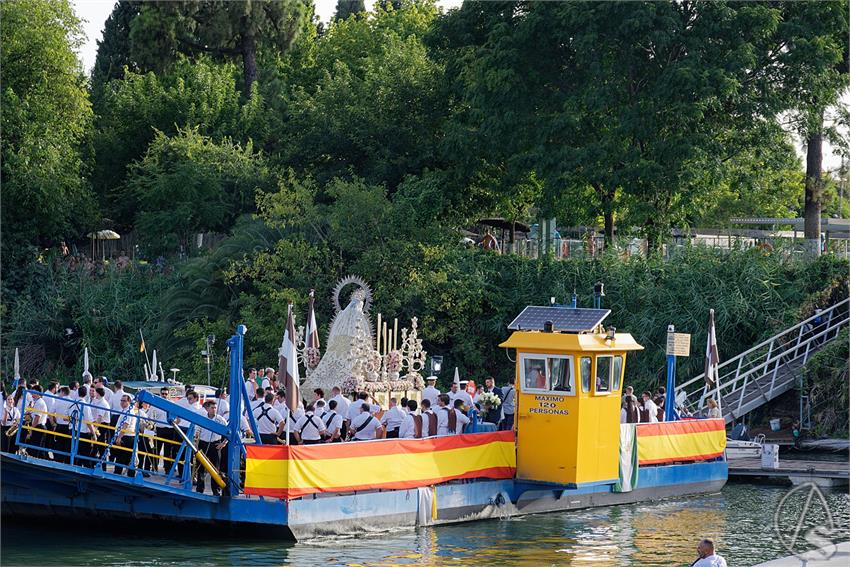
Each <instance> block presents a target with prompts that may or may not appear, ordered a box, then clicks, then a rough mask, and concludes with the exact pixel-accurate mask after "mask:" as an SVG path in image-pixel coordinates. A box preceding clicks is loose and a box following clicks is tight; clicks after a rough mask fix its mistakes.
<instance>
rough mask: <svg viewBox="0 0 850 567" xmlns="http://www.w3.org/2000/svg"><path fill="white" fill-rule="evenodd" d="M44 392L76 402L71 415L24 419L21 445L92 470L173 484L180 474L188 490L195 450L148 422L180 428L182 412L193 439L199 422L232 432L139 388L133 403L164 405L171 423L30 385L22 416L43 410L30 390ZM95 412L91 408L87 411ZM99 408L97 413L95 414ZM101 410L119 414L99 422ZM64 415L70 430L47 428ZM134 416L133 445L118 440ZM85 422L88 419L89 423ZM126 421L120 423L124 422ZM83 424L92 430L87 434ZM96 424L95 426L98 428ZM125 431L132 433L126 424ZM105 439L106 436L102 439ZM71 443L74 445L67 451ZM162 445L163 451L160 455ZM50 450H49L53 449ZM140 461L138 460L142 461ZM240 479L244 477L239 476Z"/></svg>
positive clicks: (18, 442)
mask: <svg viewBox="0 0 850 567" xmlns="http://www.w3.org/2000/svg"><path fill="white" fill-rule="evenodd" d="M28 394H29V395H32V394H36V395H40V396H42V397H44V398H48V399H53V400H61V401H62V403H63V404H64V403H70V405H69V406H68V410H67V411H68V414H67V415H66V414H59V413H55V412H54V413H53V414H52V415H49V414H48V415H42V416H41V417H42V419H41V420H40V423H39V427H34V426H32V425H29V424H26V423H25V422H24V420H21V424H20V427H19V428H18V431H17V433H16V436H15V444H16V445H17V446H18V447H19V448H23V449H26V450H27V454H28V455H29V456H33V457H35V456H40V457H41V458H46V459H49V458H50V455H52V456H53V459H54V460H58V461H60V462H63V463H65V464H69V465H72V466H79V467H85V468H87V469H91V470H92V474H95V475H98V474H116V473H115V471H119V473H118V474H120V473H123V472H125V471H126V474H127V476H133V477H135V478H136V479H137V480H140V479H144V478H145V477H148V476H160V477H163V478H164V479H165V483H167V484H168V483H171V482H172V481H174V480H175V479H176V480H177V481H178V484H179V485H180V486H182V487H183V488H184V489H186V490H191V489H192V481H193V474H192V457H193V453H192V449H191V448H190V447H189V446H188V445H187V443H186V442H185V441H182V440H181V441H179V442H178V441H175V440H174V439H165V438H162V437H158V436H156V435H151V434H148V433H145V432H144V430H142V424H143V423H144V422H149V423H150V424H152V425H153V427H152V428H147V429H154V431H155V430H156V428H157V427H162V426H171V427H175V425H174V423H173V419H174V418H175V417H179V418H180V419H181V422H182V421H186V422H188V423H189V427H188V428H186V429H185V431H186V434H187V437H188V438H189V439H192V438H194V434H195V430H196V427H198V422H202V423H203V422H206V423H203V425H202V427H205V428H206V429H210V430H211V431H213V432H214V433H217V434H220V435H224V436H225V437H227V434H228V431H227V428H226V427H225V426H223V425H221V424H219V423H216V422H214V421H212V420H210V419H208V418H206V417H204V416H201V415H199V414H197V413H195V412H193V411H191V410H188V409H186V408H183V407H181V406H178V405H176V404H174V403H172V402H170V401H168V400H165V399H163V398H159V397H156V396H153V395H152V394H150V393H148V392H144V391H142V392H139V395H138V396H136V398H135V399H134V400H133V403H132V405H131V407H134V406H135V405H136V403H137V401H139V400H141V401H142V402H143V403H149V404H150V405H151V406H152V407H158V408H159V409H163V410H165V411H166V419H170V420H172V421H171V422H167V421H163V420H159V419H155V418H151V417H140V416H139V415H138V413H136V412H135V411H134V410H130V411H118V410H113V409H111V408H110V409H107V408H104V407H102V406H97V405H94V404H91V403H88V402H85V401H84V400H79V399H77V400H69V399H68V398H63V397H60V396H55V395H53V394H48V393H42V392H38V391H36V390H24V391H23V395H22V396H21V407H20V410H21V415H26V414H30V415H34V414H41V413H42V412H41V411H39V410H36V409H34V408H32V407H29V408H27V407H26V400H27V397H28V396H27V395H28ZM87 409H88V410H90V411H86V410H87ZM94 412H97V414H94ZM89 413H91V414H92V415H91V416H90V418H91V419H87V418H86V415H87V414H89ZM94 415H97V416H98V417H100V418H101V419H102V416H103V415H108V416H110V422H111V421H112V420H111V417H112V416H114V415H117V416H118V420H117V422H116V425H115V426H113V425H111V424H110V422H104V421H98V420H97V418H95V417H94ZM57 416H60V417H61V418H62V419H63V420H64V421H68V433H62V432H59V431H56V430H54V429H53V428H50V427H45V422H46V421H47V419H48V417H54V418H55V417H57ZM131 419H132V420H133V432H132V435H127V433H125V436H127V437H132V445H131V446H124V445H122V444H119V443H118V440H119V437H122V436H121V431H122V428H123V425H124V424H125V423H126V422H127V421H129V420H131ZM84 422H85V423H84ZM119 425H120V426H122V428H119V427H118V426H119ZM83 426H86V427H85V428H86V429H87V430H88V432H87V433H83ZM92 428H94V429H92ZM92 431H97V432H98V433H97V434H94V435H93V434H92ZM123 431H125V432H127V430H126V429H123ZM105 432H111V434H109V435H108V438H107V437H103V435H104V434H105ZM33 435H38V438H39V439H40V440H41V442H40V443H39V444H34V443H32V442H31V440H32V437H33ZM99 437H100V438H102V439H103V440H101V439H99ZM62 439H67V440H68V441H67V442H62V441H61V440H62ZM168 445H172V446H175V447H176V451H175V452H174V454H173V457H169V456H168V453H169V451H167V450H165V448H166V447H167V446H168ZM65 448H67V449H68V450H64V449H65ZM160 450H162V453H163V454H162V455H160V454H159V453H160ZM123 452H129V453H130V456H129V458H127V459H123V458H121V459H119V458H118V455H121V453H123ZM48 453H49V454H50V455H49V454H48ZM137 461H138V465H137ZM159 461H162V463H163V470H162V471H160V470H159V466H158V463H159ZM108 465H111V466H112V467H113V469H112V473H109V472H108V471H107V469H106V467H107V466H108ZM237 481H238V479H237Z"/></svg>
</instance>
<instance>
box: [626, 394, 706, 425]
mask: <svg viewBox="0 0 850 567" xmlns="http://www.w3.org/2000/svg"><path fill="white" fill-rule="evenodd" d="M666 403H667V388H665V387H664V386H660V387H659V388H658V389H657V390H655V394H653V393H652V392H650V391H649V390H646V391H645V392H643V394H641V396H640V398H638V397H636V396H635V394H634V388H633V387H632V386H626V389H625V390H624V391H623V402H622V404H621V405H620V423H658V422H661V421H664V419H665V418H664V415H665V405H666ZM675 410H676V415H677V416H678V417H679V418H683V417H707V418H714V419H716V418H719V417H721V412H720V407H719V406H718V405H717V401H716V400H714V399H712V398H709V399H707V400H706V407H705V408H704V410H703V411H702V413H701V415H693V414H691V413H690V412H689V411H688V409H687V407H685V406H678V407H676V408H675Z"/></svg>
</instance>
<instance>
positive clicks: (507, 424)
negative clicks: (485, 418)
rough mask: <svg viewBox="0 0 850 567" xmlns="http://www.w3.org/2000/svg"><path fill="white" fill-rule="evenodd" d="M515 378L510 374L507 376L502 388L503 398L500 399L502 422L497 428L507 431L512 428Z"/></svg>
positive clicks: (514, 407) (514, 410)
mask: <svg viewBox="0 0 850 567" xmlns="http://www.w3.org/2000/svg"><path fill="white" fill-rule="evenodd" d="M514 380H515V378H514V377H513V375H511V377H510V378H508V383H507V384H506V385H505V387H503V388H502V394H503V395H504V399H503V400H502V422H501V423H500V424H499V430H501V431H508V430H510V429H513V428H514V414H515V413H516V388H515V387H514Z"/></svg>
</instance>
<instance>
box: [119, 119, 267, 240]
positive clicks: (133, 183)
mask: <svg viewBox="0 0 850 567" xmlns="http://www.w3.org/2000/svg"><path fill="white" fill-rule="evenodd" d="M273 186H274V178H273V176H272V174H271V172H270V170H269V169H268V166H267V165H266V163H265V159H264V158H263V157H262V156H261V155H257V154H255V153H254V151H253V147H252V145H251V144H250V143H248V144H247V145H246V146H245V147H244V148H243V147H240V146H239V145H238V144H235V143H233V142H231V141H230V140H229V139H228V138H225V139H224V140H222V141H221V142H219V143H214V142H213V141H212V140H211V139H210V138H207V137H204V136H202V135H201V134H199V133H198V131H197V130H196V129H188V130H179V131H178V132H177V134H176V135H174V136H172V137H169V136H166V135H164V134H163V133H161V132H158V133H157V135H156V137H155V138H154V140H153V142H151V145H150V146H149V147H148V150H147V152H146V153H145V157H144V158H143V159H142V160H141V161H139V162H137V163H135V164H133V165H132V166H131V167H130V172H129V175H128V177H127V182H126V190H125V194H126V195H127V197H128V198H129V199H130V200H131V201H132V202H133V203H134V207H133V208H134V209H135V210H136V225H137V226H138V229H139V232H140V236H141V238H142V240H143V242H145V243H146V245H147V250H148V252H149V253H151V254H154V255H155V254H159V253H162V252H165V251H168V250H173V249H174V248H176V246H177V244H181V245H183V246H186V245H188V238H189V236H190V235H191V234H193V233H197V232H206V231H218V232H225V231H227V230H229V229H230V227H231V225H232V224H233V222H234V221H235V219H236V217H238V216H239V215H241V214H244V213H248V212H251V211H252V210H253V208H254V202H255V195H256V193H257V192H258V191H262V190H266V191H267V190H269V189H271V188H272V187H273Z"/></svg>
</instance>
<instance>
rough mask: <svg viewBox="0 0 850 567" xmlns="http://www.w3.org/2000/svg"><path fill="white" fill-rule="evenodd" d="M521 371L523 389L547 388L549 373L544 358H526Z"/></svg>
mask: <svg viewBox="0 0 850 567" xmlns="http://www.w3.org/2000/svg"><path fill="white" fill-rule="evenodd" d="M523 370H524V371H525V372H524V373H523V382H522V389H523V390H548V389H549V374H548V372H546V359H545V358H526V359H525V367H524V368H523Z"/></svg>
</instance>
